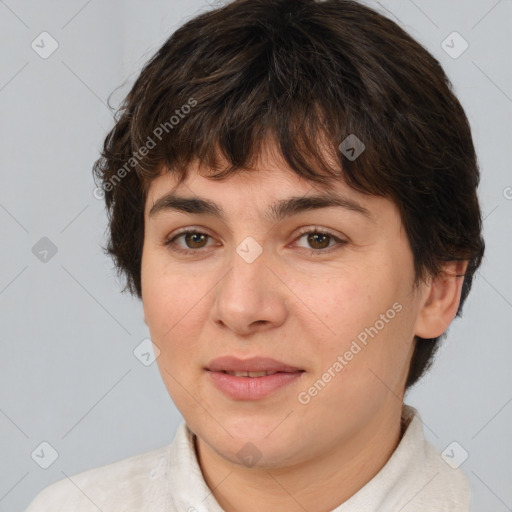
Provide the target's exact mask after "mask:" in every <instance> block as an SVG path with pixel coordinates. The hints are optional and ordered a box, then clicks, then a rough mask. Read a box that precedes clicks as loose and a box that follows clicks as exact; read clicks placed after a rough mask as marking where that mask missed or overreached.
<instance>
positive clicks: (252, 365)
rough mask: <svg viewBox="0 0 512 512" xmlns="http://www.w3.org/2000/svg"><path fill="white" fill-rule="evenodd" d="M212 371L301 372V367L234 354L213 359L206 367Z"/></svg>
mask: <svg viewBox="0 0 512 512" xmlns="http://www.w3.org/2000/svg"><path fill="white" fill-rule="evenodd" d="M206 369H207V370H209V371H211V372H221V371H224V372H263V371H269V372H287V373H292V372H300V371H303V370H302V369H301V368H297V367H295V366H290V365H287V364H285V363H283V362H281V361H276V360H275V359H272V358H270V357H251V358H249V359H238V358H236V357H233V356H223V357H217V358H216V359H213V360H211V361H210V362H209V363H208V366H207V367H206Z"/></svg>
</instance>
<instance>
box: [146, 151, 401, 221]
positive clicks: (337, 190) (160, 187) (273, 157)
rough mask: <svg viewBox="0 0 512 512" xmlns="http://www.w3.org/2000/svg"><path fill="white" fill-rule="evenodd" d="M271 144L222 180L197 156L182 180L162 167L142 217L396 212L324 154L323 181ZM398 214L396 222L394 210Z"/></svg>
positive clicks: (275, 217) (224, 217)
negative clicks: (304, 173) (329, 172)
mask: <svg viewBox="0 0 512 512" xmlns="http://www.w3.org/2000/svg"><path fill="white" fill-rule="evenodd" d="M276 148H277V146H276V145H275V144H272V143H271V144H265V145H263V146H262V151H261V152H260V153H259V154H258V156H257V160H256V162H255V163H254V164H253V165H252V167H251V168H250V169H237V170H236V171H235V172H234V173H232V174H230V175H229V176H227V177H225V178H222V179H214V178H212V175H213V174H215V173H214V171H213V170H212V169H210V168H208V167H207V166H205V165H201V163H200V162H199V161H198V160H195V161H193V162H192V163H191V164H190V165H188V166H187V167H186V177H185V179H184V180H183V181H182V182H179V180H178V175H177V173H175V172H172V171H170V170H169V169H168V168H166V167H164V166H162V167H161V168H160V169H159V174H158V176H157V177H156V178H154V179H153V180H152V181H151V182H150V184H149V187H148V193H147V200H146V205H145V206H146V207H145V217H146V219H148V220H151V219H154V218H158V217H160V214H161V213H165V212H172V211H174V212H176V211H178V212H181V213H197V214H205V215H209V216H214V217H217V218H220V219H221V220H227V217H232V218H233V219H238V218H246V219H254V220H256V219H257V218H258V219H264V220H266V221H270V222H275V221H278V220H280V219H281V218H284V217H288V216H291V215H294V214H298V213H301V212H303V211H307V210H318V209H320V208H328V207H336V206H337V207H341V208H344V211H345V212H349V213H350V217H352V218H356V217H355V215H356V214H358V217H360V218H362V219H363V218H364V219H365V220H367V221H371V222H373V223H377V220H378V217H379V216H381V217H382V214H383V213H385V212H386V210H390V209H391V210H394V212H392V213H393V214H394V215H393V216H396V214H397V209H396V207H395V205H394V203H393V202H392V201H391V200H389V199H387V198H383V197H379V196H373V195H369V194H365V193H362V192H359V191H357V190H355V189H353V188H352V187H350V186H349V185H348V184H347V183H346V182H345V181H344V179H343V173H342V171H341V170H340V171H339V172H337V173H336V165H335V164H334V163H333V161H332V159H331V160H329V159H328V158H327V155H324V156H326V159H327V160H328V162H329V165H330V166H331V168H332V169H333V174H332V175H330V176H329V177H328V181H327V183H325V184H323V183H318V182H316V181H313V180H310V179H306V178H305V177H303V176H299V175H298V174H297V172H295V171H294V170H293V169H292V168H291V167H290V166H289V165H288V163H287V162H286V161H285V160H284V158H283V157H282V155H281V153H280V152H279V151H277V150H276ZM222 163H224V164H225V165H227V163H226V162H222ZM323 175H324V176H325V174H323ZM388 213H389V212H388ZM398 218H399V222H400V216H399V215H398ZM381 221H382V222H383V221H384V217H382V218H381Z"/></svg>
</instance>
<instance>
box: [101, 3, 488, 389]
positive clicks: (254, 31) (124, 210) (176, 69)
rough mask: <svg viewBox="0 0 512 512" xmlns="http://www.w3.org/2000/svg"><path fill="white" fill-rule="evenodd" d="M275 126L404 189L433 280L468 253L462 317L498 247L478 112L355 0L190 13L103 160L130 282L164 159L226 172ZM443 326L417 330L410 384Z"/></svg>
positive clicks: (309, 157)
mask: <svg viewBox="0 0 512 512" xmlns="http://www.w3.org/2000/svg"><path fill="white" fill-rule="evenodd" d="M349 135H355V136H356V137H357V138H358V139H359V140H361V141H362V142H363V143H364V146H365V150H364V151H363V152H362V154H361V155H360V156H359V157H358V158H356V159H353V158H350V156H351V155H347V154H345V153H346V152H345V153H344V152H342V151H340V150H339V147H340V143H342V141H344V140H345V139H346V138H347V137H348V136H349ZM268 137H272V139H273V140H274V141H275V142H276V144H277V145H278V147H279V149H280V151H281V153H282V156H283V157H284V158H285V160H286V162H288V164H289V165H290V167H291V168H292V169H293V170H294V171H295V172H296V173H297V174H298V175H299V176H301V177H303V178H305V179H307V180H311V181H314V182H319V183H323V184H328V183H329V182H330V180H336V179H337V180H339V179H341V178H342V179H343V180H344V181H345V182H346V183H347V184H348V185H349V186H351V187H353V188H354V189H356V190H358V191H360V192H364V193H368V194H372V195H377V196H383V197H388V198H390V199H391V200H392V201H394V202H395V204H396V205H397V206H398V208H399V210H400V214H401V218H402V222H403V224H404V227H405V229H406V232H407V235H408V238H409V241H410V244H411V247H412V251H413V255H414V265H415V273H416V279H417V282H419V280H421V279H423V278H425V277H426V276H427V275H431V276H436V275H437V274H438V273H439V272H440V269H441V264H442V263H443V262H445V261H456V260H463V261H468V262H469V263H468V267H467V271H466V273H465V277H464V282H463V287H462V293H461V300H460V306H459V310H458V312H457V315H458V316H460V314H461V311H462V306H463V304H464V301H465V299H466V297H467V295H468V293H469V290H470V288H471V283H472V279H473V274H474V272H475V271H476V269H477V268H478V266H479V265H480V263H481V260H482V257H483V252H484V242H483V239H482V236H481V224H482V220H481V212H480V207H479V203H478V198H477V193H476V189H477V185H478V182H479V170H478V165H477V159H476V155H475V149H474V146H473V141H472V137H471V131H470V126H469V123H468V120H467V118H466V115H465V113H464V110H463V108H462V106H461V105H460V103H459V101H458V100H457V98H456V97H455V95H454V94H453V92H452V86H451V84H450V82H449V80H448V78H447V77H446V75H445V73H444V71H443V69H442V68H441V66H440V64H439V62H438V61H437V60H436V59H435V58H434V57H433V56H432V55H431V54H430V53H429V52H428V51H427V50H426V49H425V48H423V47H422V46H421V45H420V44H419V43H418V42H416V41H415V40H414V39H412V38H411V37H410V36H409V35H408V34H407V33H406V32H405V31H404V30H402V29H401V28H400V27H399V26H398V25H397V24H396V23H394V22H393V21H391V20H390V19H388V18H386V17H384V16H383V15H381V14H379V13H377V12H376V11H374V10H372V9H370V8H368V7H365V6H363V5H361V4H359V3H358V2H356V1H353V0H326V1H323V2H316V1H314V0H235V1H234V2H232V3H230V4H227V5H226V6H224V7H222V8H219V9H216V10H212V11H209V12H206V13H203V14H201V15H199V16H197V17H196V18H194V19H192V20H190V21H189V22H187V23H186V24H184V25H183V26H182V27H181V28H179V29H178V30H177V31H176V32H175V33H174V34H172V36H171V37H170V38H169V39H168V40H167V41H166V42H165V43H164V45H163V46H162V47H161V48H160V49H159V50H158V52H157V53H156V54H155V55H154V56H153V57H152V58H151V60H150V61H149V62H148V63H147V64H146V65H145V67H144V68H143V70H142V72H141V73H140V76H139V77H138V79H137V80H136V82H135V84H134V85H133V87H132V89H131V91H130V92H129V94H128V95H127V97H126V98H125V100H124V102H123V103H122V105H121V107H120V108H119V110H118V112H117V115H116V123H115V126H114V128H113V129H112V130H111V131H110V133H109V134H108V136H107V137H106V139H105V143H104V148H103V151H102V156H101V158H100V159H98V161H97V162H96V163H95V166H94V173H95V176H96V178H97V179H98V180H99V181H98V183H99V186H100V187H101V189H102V191H103V192H104V194H105V202H106V207H107V212H108V217H109V239H108V245H107V247H106V249H105V250H106V251H107V253H109V254H110V255H111V256H112V257H113V259H114V262H115V265H116V268H117V269H118V271H119V273H120V274H122V275H124V276H125V278H126V287H125V290H126V289H128V290H129V291H130V292H131V293H133V294H136V295H137V296H138V297H139V298H140V297H141V256H142V246H143V236H144V205H145V200H146V194H147V189H148V186H149V183H150V182H151V180H152V179H154V178H155V177H156V176H157V175H158V174H159V172H160V171H161V169H162V166H164V168H167V169H168V170H169V172H174V173H176V175H177V176H178V177H179V181H180V182H181V181H182V180H184V179H185V178H186V175H187V166H188V165H189V164H190V163H191V162H193V161H195V160H196V159H197V160H198V161H199V162H200V163H201V164H203V165H204V166H205V167H206V168H208V169H213V170H215V171H218V172H216V173H212V174H211V175H209V176H208V177H210V178H211V179H222V178H224V177H226V176H229V175H230V174H231V173H233V172H236V171H237V169H241V168H250V167H251V164H252V163H253V162H254V158H256V157H257V155H258V154H259V151H260V149H261V144H262V143H263V141H264V140H267V139H268ZM320 140H322V142H323V143H325V144H323V143H322V144H321V145H320V144H319V141H320ZM320 146H321V147H322V148H325V147H327V148H328V152H329V154H328V156H329V158H325V157H326V154H325V150H324V149H323V150H322V151H321V150H320V149H319V147H320ZM219 155H222V157H223V159H224V160H225V161H227V162H228V164H229V165H228V166H227V167H225V168H222V166H220V165H219V162H220V160H219ZM333 161H334V162H336V166H334V167H333V166H332V162H333ZM329 162H331V165H330V164H329ZM341 170H342V171H341ZM131 171H133V172H131ZM443 336H444V335H443ZM443 336H440V337H439V338H434V339H422V338H419V337H416V338H415V344H416V346H415V350H414V354H413V357H412V361H411V368H410V371H409V376H408V379H407V383H406V387H409V386H411V385H412V384H414V383H415V382H416V381H417V380H418V379H419V377H420V376H421V375H422V374H423V372H424V371H425V369H426V368H428V367H429V365H430V364H431V360H432V357H433V354H434V352H435V350H436V347H437V345H438V344H439V341H440V339H441V338H442V337H443Z"/></svg>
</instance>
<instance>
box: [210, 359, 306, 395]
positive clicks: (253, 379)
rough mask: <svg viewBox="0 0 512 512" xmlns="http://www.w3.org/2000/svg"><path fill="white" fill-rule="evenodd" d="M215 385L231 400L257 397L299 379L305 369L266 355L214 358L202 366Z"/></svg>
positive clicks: (275, 390) (269, 393) (268, 393)
mask: <svg viewBox="0 0 512 512" xmlns="http://www.w3.org/2000/svg"><path fill="white" fill-rule="evenodd" d="M205 370H206V371H207V372H208V374H209V376H210V379H211V382H212V383H213V385H214V386H215V388H216V389H217V390H219V391H221V392H222V393H223V394H224V395H226V396H227V397H229V398H231V399H233V400H259V399H262V398H265V397H267V396H269V395H271V394H274V393H276V392H277V391H278V390H280V389H282V388H284V387H285V386H288V385H290V384H291V383H292V382H295V381H297V380H298V379H300V377H301V376H302V374H303V373H304V372H305V370H303V369H301V368H298V367H295V366H290V365H288V364H285V363H283V362H281V361H277V360H275V359H271V358H266V357H253V358H250V359H238V358H235V357H232V356H225V357H220V358H217V359H214V360H213V361H211V362H210V363H209V364H208V366H207V367H206V368H205Z"/></svg>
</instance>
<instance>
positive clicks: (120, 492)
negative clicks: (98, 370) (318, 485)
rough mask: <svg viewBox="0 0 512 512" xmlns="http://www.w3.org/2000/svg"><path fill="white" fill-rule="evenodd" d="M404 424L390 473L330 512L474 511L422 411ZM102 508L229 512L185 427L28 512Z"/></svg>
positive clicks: (85, 475) (57, 486) (74, 479)
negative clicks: (427, 434)
mask: <svg viewBox="0 0 512 512" xmlns="http://www.w3.org/2000/svg"><path fill="white" fill-rule="evenodd" d="M403 422H404V425H405V426H406V429H405V432H404V435H403V436H402V439H401V440H400V443H399V444H398V446H397V448H396V450H395V451H394V452H393V454H392V456H391V457H390V459H389V460H388V461H387V463H386V464H385V465H384V467H383V468H382V469H381V470H380V471H379V472H378V473H377V475H375V477H374V478H372V479H371V480H370V481H369V482H368V483H367V484H366V485H365V486H363V487H362V488H361V489H360V490H359V491H358V492H356V493H355V494H354V495H353V496H352V497H351V498H349V499H348V500H347V501H345V502H344V503H343V504H341V505H339V506H338V507H336V508H335V509H334V510H333V511H332V512H398V511H400V512H426V511H428V512H431V511H435V512H468V511H469V502H470V490H469V484H468V481H467V479H466V476H465V475H464V473H463V472H462V471H461V470H460V469H452V468H451V467H450V466H449V465H448V464H447V463H446V462H445V461H444V460H443V459H442V458H441V455H440V454H439V452H438V451H437V450H436V449H435V448H434V447H433V446H432V445H431V444H430V443H428V442H427V441H426V440H425V438H424V436H423V425H422V422H421V418H420V416H419V415H418V412H417V411H416V409H414V408H413V407H410V406H407V405H406V406H404V408H403ZM98 510H101V511H102V512H135V511H137V512H141V511H145V512H224V511H223V509H222V508H221V507H220V505H219V504H218V503H217V501H216V500H215V498H214V497H213V494H212V493H211V491H210V489H209V488H208V486H207V484H206V482H205V480H204V478H203V475H202V473H201V468H200V467H199V464H198V461H197V458H196V453H195V449H194V434H193V433H192V432H191V431H190V429H189V428H188V426H187V425H186V423H185V422H183V423H181V425H180V426H179V427H178V430H177V432H176V436H175V437H174V440H173V442H172V443H171V444H170V445H168V446H165V447H162V448H158V449H156V450H153V451H150V452H145V453H142V454H140V455H135V456H132V457H128V458H126V459H123V460H120V461H118V462H115V463H112V464H108V465H105V466H101V467H98V468H94V469H90V470H88V471H84V472H82V473H78V474H76V475H73V476H71V477H70V478H69V479H68V478H66V479H63V480H60V481H58V482H56V483H54V484H52V485H50V486H48V487H47V488H45V489H44V490H43V491H42V492H41V493H39V494H38V495H37V497H36V498H35V499H34V501H33V502H32V503H31V504H30V506H29V507H28V509H27V510H26V512H98ZM241 512H243V511H241ZM311 512H315V511H311Z"/></svg>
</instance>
